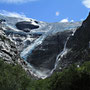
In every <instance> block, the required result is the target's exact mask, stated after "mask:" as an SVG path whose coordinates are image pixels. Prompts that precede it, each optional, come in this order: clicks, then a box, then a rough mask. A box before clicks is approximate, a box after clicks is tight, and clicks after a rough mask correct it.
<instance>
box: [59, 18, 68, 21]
mask: <svg viewBox="0 0 90 90" xmlns="http://www.w3.org/2000/svg"><path fill="white" fill-rule="evenodd" d="M60 22H69V21H68V18H65V19H62V20H61V21H60Z"/></svg>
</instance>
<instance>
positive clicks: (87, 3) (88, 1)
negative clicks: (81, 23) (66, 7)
mask: <svg viewBox="0 0 90 90" xmlns="http://www.w3.org/2000/svg"><path fill="white" fill-rule="evenodd" d="M82 3H83V5H84V6H85V7H87V8H90V0H82Z"/></svg>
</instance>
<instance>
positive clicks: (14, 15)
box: [0, 10, 26, 18]
mask: <svg viewBox="0 0 90 90" xmlns="http://www.w3.org/2000/svg"><path fill="white" fill-rule="evenodd" d="M0 14H1V15H5V16H9V17H17V18H18V17H19V18H26V16H25V15H24V14H23V13H20V14H19V13H16V12H8V11H5V10H1V11H0Z"/></svg>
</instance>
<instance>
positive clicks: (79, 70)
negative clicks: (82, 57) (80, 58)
mask: <svg viewBox="0 0 90 90" xmlns="http://www.w3.org/2000/svg"><path fill="white" fill-rule="evenodd" d="M0 90H90V62H85V63H84V64H83V65H82V66H80V67H77V65H71V66H70V67H69V68H68V69H65V70H63V71H62V72H57V73H54V74H53V75H52V76H51V77H49V78H47V79H44V80H42V79H40V80H32V79H31V78H30V77H29V76H28V75H27V74H26V72H25V71H24V70H23V69H22V67H21V66H20V65H10V64H7V63H4V62H3V60H1V59H0Z"/></svg>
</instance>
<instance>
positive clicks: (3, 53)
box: [0, 25, 19, 63]
mask: <svg viewBox="0 0 90 90" xmlns="http://www.w3.org/2000/svg"><path fill="white" fill-rule="evenodd" d="M0 27H1V25H0ZM0 58H3V60H5V61H6V62H8V63H14V62H15V61H18V59H19V53H18V51H17V49H16V47H15V44H14V43H13V42H11V41H10V39H9V38H8V37H7V36H6V35H5V33H4V31H3V29H2V28H0Z"/></svg>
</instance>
